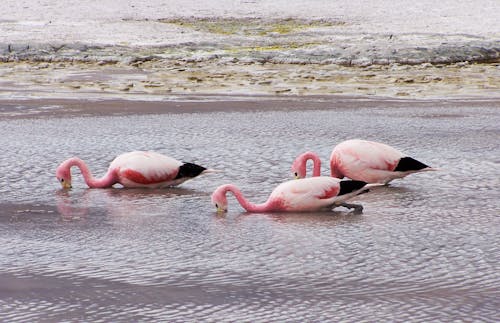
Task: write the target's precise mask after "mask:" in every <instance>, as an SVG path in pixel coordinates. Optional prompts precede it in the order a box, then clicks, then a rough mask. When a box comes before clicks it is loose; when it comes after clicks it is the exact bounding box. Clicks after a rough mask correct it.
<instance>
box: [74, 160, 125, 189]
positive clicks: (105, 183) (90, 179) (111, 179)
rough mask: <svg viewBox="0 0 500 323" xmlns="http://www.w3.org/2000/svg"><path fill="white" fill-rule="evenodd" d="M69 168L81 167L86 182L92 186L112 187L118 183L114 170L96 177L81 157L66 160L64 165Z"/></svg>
mask: <svg viewBox="0 0 500 323" xmlns="http://www.w3.org/2000/svg"><path fill="white" fill-rule="evenodd" d="M64 166H65V167H66V168H67V169H68V170H70V169H71V167H73V166H76V167H78V168H80V171H81V172H82V176H83V178H84V179H85V183H87V185H88V186H89V187H90V188H105V187H111V186H112V185H113V184H115V183H116V177H115V174H114V172H112V171H110V170H108V172H107V173H106V174H105V175H104V176H103V177H101V178H95V177H94V176H92V173H91V172H90V170H89V168H88V167H87V164H85V162H84V161H83V160H81V159H80V158H77V157H74V158H70V159H68V160H67V161H66V163H65V165H64Z"/></svg>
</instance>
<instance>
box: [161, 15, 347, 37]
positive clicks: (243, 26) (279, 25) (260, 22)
mask: <svg viewBox="0 0 500 323" xmlns="http://www.w3.org/2000/svg"><path fill="white" fill-rule="evenodd" d="M158 21H159V22H162V23H169V24H174V25H177V26H180V27H183V28H189V29H193V30H196V31H201V32H207V33H212V34H219V35H234V34H237V35H243V36H266V35H268V34H272V33H276V34H281V35H285V34H291V33H294V32H298V31H302V30H305V29H309V28H323V27H333V26H341V25H344V24H345V23H344V22H341V21H334V20H325V19H321V20H305V19H295V18H287V19H273V20H266V19H261V18H169V19H159V20H158Z"/></svg>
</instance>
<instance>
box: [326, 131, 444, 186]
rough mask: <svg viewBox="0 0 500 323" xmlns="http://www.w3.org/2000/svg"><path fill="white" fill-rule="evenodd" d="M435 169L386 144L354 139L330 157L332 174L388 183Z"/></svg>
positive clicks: (338, 148) (335, 149)
mask: <svg viewBox="0 0 500 323" xmlns="http://www.w3.org/2000/svg"><path fill="white" fill-rule="evenodd" d="M429 170H434V169H432V168H430V167H429V166H427V165H425V164H423V163H421V162H419V161H418V160H415V159H413V158H411V157H407V156H405V155H404V154H403V153H401V152H400V151H399V150H397V149H395V148H393V147H391V146H388V145H386V144H383V143H379V142H374V141H367V140H359V139H352V140H346V141H344V142H341V143H340V144H338V145H337V146H336V147H335V148H334V149H333V151H332V154H331V156H330V171H331V175H332V176H333V177H337V178H343V177H349V178H351V179H356V180H360V181H365V182H367V183H382V184H387V183H389V182H390V181H392V180H394V179H397V178H403V177H405V176H408V175H409V174H412V173H417V172H422V171H429Z"/></svg>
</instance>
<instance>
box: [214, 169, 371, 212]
mask: <svg viewBox="0 0 500 323" xmlns="http://www.w3.org/2000/svg"><path fill="white" fill-rule="evenodd" d="M365 186H366V183H364V182H361V181H352V180H340V179H337V178H333V177H324V176H323V177H311V178H305V179H300V180H291V181H287V182H284V183H282V184H280V185H278V186H277V187H276V188H275V189H274V190H273V191H272V193H271V195H270V196H269V198H268V199H267V201H266V202H264V203H262V204H253V203H251V202H249V201H248V200H246V199H245V197H244V196H243V194H242V192H241V191H240V190H239V189H238V188H237V187H236V186H235V185H232V184H226V185H222V186H219V187H218V188H217V189H216V190H215V191H214V192H213V194H212V204H213V205H214V206H215V207H216V208H217V211H219V212H222V211H224V212H225V211H227V204H228V203H227V197H226V194H227V193H228V192H231V193H233V194H234V196H235V197H236V199H237V200H238V202H239V203H240V204H241V206H242V207H243V208H244V209H245V210H247V211H248V212H306V211H318V210H325V209H331V208H333V207H334V206H337V205H343V203H344V202H345V201H347V200H348V199H350V198H352V197H354V196H356V195H358V194H360V193H361V192H362V191H363V190H364V189H365ZM352 206H353V205H349V206H348V207H352Z"/></svg>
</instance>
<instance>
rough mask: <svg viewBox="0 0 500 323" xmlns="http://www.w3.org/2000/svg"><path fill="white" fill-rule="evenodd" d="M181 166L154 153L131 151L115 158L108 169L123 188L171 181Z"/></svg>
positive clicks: (168, 158) (177, 162) (180, 163)
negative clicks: (116, 176) (115, 175)
mask: <svg viewBox="0 0 500 323" xmlns="http://www.w3.org/2000/svg"><path fill="white" fill-rule="evenodd" d="M182 164H183V163H182V162H180V161H178V160H176V159H174V158H171V157H168V156H165V155H162V154H159V153H156V152H150V151H133V152H129V153H125V154H122V155H120V156H118V157H117V158H115V160H114V161H113V162H112V163H111V165H110V169H112V170H114V171H115V172H116V173H117V175H118V179H119V180H120V183H121V184H122V185H124V186H127V187H128V186H142V185H144V186H147V185H155V184H159V183H164V182H169V181H173V180H174V179H175V178H176V176H177V174H178V172H179V168H180V167H181V165H182Z"/></svg>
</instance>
